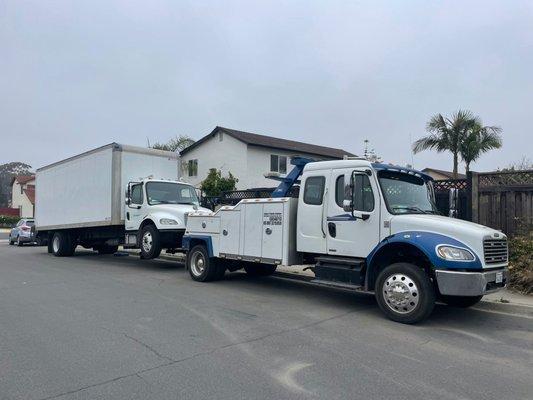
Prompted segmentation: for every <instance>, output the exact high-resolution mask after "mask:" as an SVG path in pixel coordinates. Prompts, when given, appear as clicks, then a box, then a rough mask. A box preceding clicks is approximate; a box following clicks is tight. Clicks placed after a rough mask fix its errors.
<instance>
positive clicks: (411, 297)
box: [382, 274, 420, 314]
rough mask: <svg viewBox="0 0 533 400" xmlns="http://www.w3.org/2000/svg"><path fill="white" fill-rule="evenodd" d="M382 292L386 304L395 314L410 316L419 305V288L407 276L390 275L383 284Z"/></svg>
mask: <svg viewBox="0 0 533 400" xmlns="http://www.w3.org/2000/svg"><path fill="white" fill-rule="evenodd" d="M382 291H383V298H384V299H385V304H387V306H388V307H389V308H390V309H391V310H392V311H394V312H395V313H399V314H408V313H410V312H412V311H413V310H414V309H415V308H416V306H417V305H418V300H419V297H420V296H419V295H420V293H419V291H418V287H417V286H416V283H415V281H414V280H412V279H411V278H410V277H409V276H407V275H405V274H393V275H390V276H389V277H388V278H387V279H386V280H385V282H384V283H383V288H382Z"/></svg>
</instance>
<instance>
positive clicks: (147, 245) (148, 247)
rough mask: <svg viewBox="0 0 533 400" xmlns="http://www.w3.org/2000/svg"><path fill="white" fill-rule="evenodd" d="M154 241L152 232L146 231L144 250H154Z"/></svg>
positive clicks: (147, 251)
mask: <svg viewBox="0 0 533 400" xmlns="http://www.w3.org/2000/svg"><path fill="white" fill-rule="evenodd" d="M152 243H153V238H152V234H151V233H150V232H145V233H144V235H143V243H142V245H143V250H144V251H145V252H146V253H149V252H150V250H152Z"/></svg>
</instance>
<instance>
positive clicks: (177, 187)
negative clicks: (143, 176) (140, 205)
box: [146, 182, 200, 206]
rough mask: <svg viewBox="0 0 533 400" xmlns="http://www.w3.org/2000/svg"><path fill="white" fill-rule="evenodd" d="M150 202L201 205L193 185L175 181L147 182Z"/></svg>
mask: <svg viewBox="0 0 533 400" xmlns="http://www.w3.org/2000/svg"><path fill="white" fill-rule="evenodd" d="M146 195H147V197H148V204H150V205H156V204H190V205H196V206H197V205H199V204H200V202H199V201H198V196H197V195H196V190H194V188H193V187H192V186H189V185H184V184H181V183H175V182H148V183H147V184H146Z"/></svg>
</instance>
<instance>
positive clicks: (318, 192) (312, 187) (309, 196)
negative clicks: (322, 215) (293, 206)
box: [304, 176, 326, 206]
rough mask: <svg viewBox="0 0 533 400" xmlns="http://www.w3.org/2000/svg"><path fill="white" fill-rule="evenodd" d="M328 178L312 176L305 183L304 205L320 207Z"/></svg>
mask: <svg viewBox="0 0 533 400" xmlns="http://www.w3.org/2000/svg"><path fill="white" fill-rule="evenodd" d="M325 184H326V178H325V177H323V176H311V177H309V178H307V180H306V181H305V189H304V203H305V204H311V205H315V206H318V205H320V204H322V198H323V197H324V186H325Z"/></svg>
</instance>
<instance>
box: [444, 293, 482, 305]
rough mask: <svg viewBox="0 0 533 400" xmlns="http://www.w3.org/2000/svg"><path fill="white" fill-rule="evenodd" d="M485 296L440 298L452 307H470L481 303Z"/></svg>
mask: <svg viewBox="0 0 533 400" xmlns="http://www.w3.org/2000/svg"><path fill="white" fill-rule="evenodd" d="M482 298H483V296H443V295H441V296H440V299H441V300H442V301H443V302H444V303H446V304H448V305H449V306H452V307H460V308H468V307H472V306H473V305H475V304H477V303H479V301H480V300H481V299H482Z"/></svg>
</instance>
